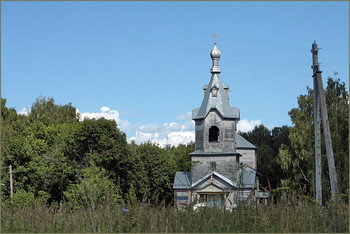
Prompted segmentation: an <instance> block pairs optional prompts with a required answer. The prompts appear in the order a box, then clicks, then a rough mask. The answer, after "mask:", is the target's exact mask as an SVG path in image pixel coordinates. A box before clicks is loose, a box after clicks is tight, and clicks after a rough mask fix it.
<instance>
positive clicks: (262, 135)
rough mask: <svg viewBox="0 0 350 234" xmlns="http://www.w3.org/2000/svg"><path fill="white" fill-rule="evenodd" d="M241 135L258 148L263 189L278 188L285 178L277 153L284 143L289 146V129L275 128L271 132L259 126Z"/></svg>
mask: <svg viewBox="0 0 350 234" xmlns="http://www.w3.org/2000/svg"><path fill="white" fill-rule="evenodd" d="M240 134H241V135H242V136H243V137H244V138H246V139H247V140H248V141H249V142H251V143H252V144H254V145H255V146H256V147H257V148H258V158H257V172H258V176H259V182H260V184H261V185H262V187H264V188H268V189H274V188H277V187H278V186H279V184H280V181H281V179H282V178H283V172H282V170H281V169H280V167H279V165H278V163H277V152H278V148H279V146H280V145H281V144H282V143H285V144H288V141H289V140H288V139H287V138H286V136H288V127H287V126H283V127H275V128H273V129H272V131H271V130H269V129H268V128H266V127H265V126H264V125H259V126H255V127H254V129H253V130H252V131H250V132H247V133H246V132H244V133H240Z"/></svg>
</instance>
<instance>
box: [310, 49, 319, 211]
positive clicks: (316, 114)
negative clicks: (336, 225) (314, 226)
mask: <svg viewBox="0 0 350 234" xmlns="http://www.w3.org/2000/svg"><path fill="white" fill-rule="evenodd" d="M311 52H312V61H313V63H312V69H313V79H314V134H315V175H316V181H315V187H316V188H315V190H316V191H315V192H316V201H317V204H318V206H319V207H321V206H322V176H321V175H322V173H321V115H320V114H321V113H320V98H319V91H318V88H317V78H316V73H317V71H318V69H319V64H318V56H317V55H318V48H317V44H316V43H314V44H312V50H311Z"/></svg>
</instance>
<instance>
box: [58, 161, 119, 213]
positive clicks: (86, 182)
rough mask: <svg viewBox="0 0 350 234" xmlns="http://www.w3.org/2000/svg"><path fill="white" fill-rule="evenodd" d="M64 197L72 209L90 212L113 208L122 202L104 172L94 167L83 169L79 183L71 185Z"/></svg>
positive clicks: (115, 188)
mask: <svg viewBox="0 0 350 234" xmlns="http://www.w3.org/2000/svg"><path fill="white" fill-rule="evenodd" d="M64 195H65V196H66V198H67V200H68V201H69V203H70V205H71V206H72V207H73V208H89V209H91V210H95V209H97V208H98V207H100V206H106V205H107V206H115V205H117V204H118V203H120V202H121V201H122V200H121V196H120V195H119V191H118V189H117V187H116V186H115V184H114V183H113V182H112V181H110V180H109V179H108V176H107V172H106V170H105V169H103V168H99V167H96V166H95V165H92V166H90V167H88V168H85V169H83V171H82V177H81V179H80V180H79V183H78V184H71V185H70V186H69V187H68V189H67V191H65V192H64Z"/></svg>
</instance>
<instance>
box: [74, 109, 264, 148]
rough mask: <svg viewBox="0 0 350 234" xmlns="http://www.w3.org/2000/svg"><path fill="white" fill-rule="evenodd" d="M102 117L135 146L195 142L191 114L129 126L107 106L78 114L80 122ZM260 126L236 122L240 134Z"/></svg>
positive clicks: (255, 123) (125, 120)
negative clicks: (157, 122) (93, 111)
mask: <svg viewBox="0 0 350 234" xmlns="http://www.w3.org/2000/svg"><path fill="white" fill-rule="evenodd" d="M77 112H79V110H77ZM79 113H80V112H79ZM102 117H103V118H105V119H111V120H115V121H116V123H117V124H118V127H119V129H120V130H122V131H123V132H125V133H126V134H127V136H129V137H128V141H129V142H131V141H135V143H136V144H141V143H145V142H147V141H151V142H155V143H158V144H159V145H160V146H161V147H165V146H166V145H173V146H177V145H179V144H186V143H189V142H190V141H194V140H195V132H194V121H193V120H192V112H188V113H186V114H181V115H178V116H177V118H176V122H171V123H160V124H145V125H141V124H139V123H136V124H131V123H130V122H129V121H128V120H127V119H121V118H120V114H119V112H118V111H117V110H111V109H110V108H109V107H108V106H103V107H101V109H100V112H96V113H80V120H83V119H84V118H90V119H91V118H102ZM260 124H262V122H261V120H252V121H249V120H246V119H243V120H240V121H239V122H238V126H237V129H238V130H239V131H242V132H248V131H251V130H253V129H254V127H255V126H258V125H260Z"/></svg>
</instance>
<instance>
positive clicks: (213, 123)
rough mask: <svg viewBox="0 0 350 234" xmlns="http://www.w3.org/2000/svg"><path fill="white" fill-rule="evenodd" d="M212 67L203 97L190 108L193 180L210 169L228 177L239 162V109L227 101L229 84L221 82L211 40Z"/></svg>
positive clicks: (218, 57) (218, 54)
mask: <svg viewBox="0 0 350 234" xmlns="http://www.w3.org/2000/svg"><path fill="white" fill-rule="evenodd" d="M210 57H211V59H212V62H213V64H212V67H211V69H210V72H211V74H212V75H211V79H210V82H209V84H208V85H205V86H204V87H203V90H204V98H203V101H202V104H201V106H200V107H199V108H196V109H193V110H192V119H193V120H194V121H195V147H196V150H195V151H194V152H192V153H190V154H189V155H190V156H191V161H192V162H194V164H193V166H192V183H194V182H195V181H196V180H199V179H200V178H202V177H203V176H205V175H206V174H207V173H208V172H210V171H216V172H219V173H220V174H221V175H223V176H225V177H227V178H230V177H231V176H230V173H232V169H233V168H234V166H235V165H237V163H239V156H241V155H240V154H239V153H237V152H236V134H235V132H236V129H237V122H238V120H239V118H240V113H239V109H238V108H236V107H233V106H231V104H230V102H229V96H228V90H229V87H228V86H227V85H225V84H223V83H222V82H221V79H220V77H219V74H220V73H221V69H220V67H219V59H220V57H221V52H220V50H219V49H218V48H217V46H216V42H214V47H213V49H212V50H211V52H210Z"/></svg>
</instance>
